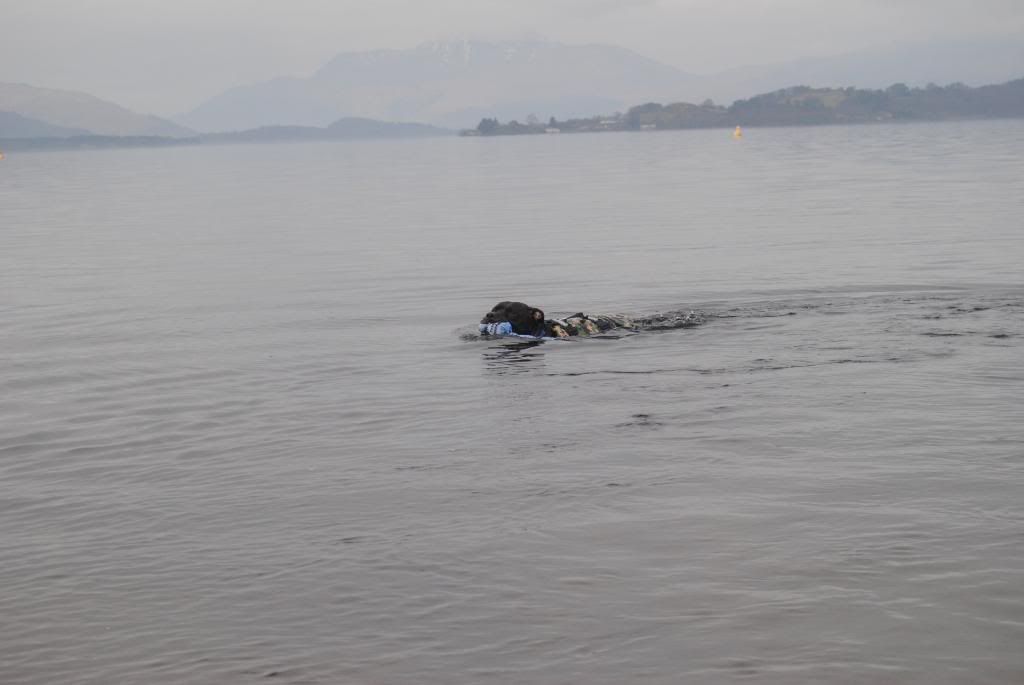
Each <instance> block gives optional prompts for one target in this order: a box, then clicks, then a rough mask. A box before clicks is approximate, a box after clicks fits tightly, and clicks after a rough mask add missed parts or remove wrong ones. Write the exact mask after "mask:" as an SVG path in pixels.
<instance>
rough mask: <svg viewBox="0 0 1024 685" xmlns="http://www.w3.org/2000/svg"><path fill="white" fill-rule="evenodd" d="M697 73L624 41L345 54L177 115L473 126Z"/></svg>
mask: <svg viewBox="0 0 1024 685" xmlns="http://www.w3.org/2000/svg"><path fill="white" fill-rule="evenodd" d="M699 81H700V79H698V78H697V77H694V76H692V75H690V74H686V73H684V72H682V71H680V70H678V69H676V68H675V67H670V66H667V65H665V64H661V63H659V62H656V61H654V60H651V59H648V58H646V57H642V56H640V55H638V54H636V53H634V52H631V51H629V50H625V49H623V48H618V47H611V46H605V45H578V46H571V45H562V44H559V43H550V42H541V41H529V42H501V43H486V42H479V41H457V42H432V43H424V44H423V45H420V46H419V47H416V48H413V49H410V50H376V51H372V52H357V53H342V54H340V55H338V56H337V57H335V58H334V59H333V60H331V61H330V62H328V63H327V64H325V65H324V66H323V67H321V68H320V69H319V70H318V71H317V72H316V73H314V74H313V75H311V76H309V77H308V78H278V79H274V80H271V81H265V82H262V83H256V84H252V85H248V86H242V87H238V88H232V89H231V90H228V91H226V92H225V93H222V94H221V95H218V96H216V97H214V98H213V99H211V100H208V101H207V102H204V103H203V104H201V105H199V106H198V107H196V108H195V109H194V110H192V111H191V112H189V113H188V114H185V115H183V116H181V117H179V118H178V119H179V121H181V122H182V123H183V124H185V125H187V126H189V127H191V128H195V129H198V130H203V131H229V130H239V129H245V128H256V127H260V126H267V125H274V124H287V125H299V126H325V125H327V124H328V123H329V122H331V121H334V120H336V119H338V118H339V117H368V118H373V119H384V120H389V121H426V122H429V123H432V124H436V125H439V126H445V127H462V126H472V125H475V124H476V123H477V121H479V120H480V118H481V117H483V116H499V117H513V118H514V117H518V118H525V117H527V116H528V115H529V114H531V113H533V114H536V115H537V116H538V117H540V118H545V119H546V118H548V117H550V116H555V117H562V118H564V117H573V116H584V115H586V114H589V113H592V112H595V111H609V110H615V109H619V108H623V107H625V106H626V105H627V104H630V103H634V102H637V101H644V100H651V99H661V100H665V99H679V98H686V97H694V96H696V95H698V94H699V89H695V86H696V85H697V84H699Z"/></svg>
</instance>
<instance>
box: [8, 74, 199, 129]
mask: <svg viewBox="0 0 1024 685" xmlns="http://www.w3.org/2000/svg"><path fill="white" fill-rule="evenodd" d="M0 111H6V112H13V113H15V114H19V115H21V116H23V117H26V118H29V119H34V120H36V121H39V122H42V123H46V124H50V125H53V126H58V127H61V128H66V129H78V130H80V131H87V132H89V133H93V134H98V135H108V136H167V137H172V138H176V137H183V136H189V135H192V131H189V130H188V129H186V128H184V127H182V126H179V125H178V124H175V123H172V122H170V121H167V120H166V119H161V118H159V117H154V116H149V115H145V114H136V113H135V112H132V111H131V110H128V109H125V108H124V107H121V106H120V105H115V104H113V103H111V102H106V101H105V100H100V99H99V98H96V97H93V96H92V95H87V94H85V93H77V92H73V91H67V90H52V89H49V88H34V87H32V86H29V85H25V84H22V83H0Z"/></svg>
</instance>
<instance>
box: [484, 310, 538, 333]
mask: <svg viewBox="0 0 1024 685" xmlns="http://www.w3.org/2000/svg"><path fill="white" fill-rule="evenodd" d="M503 321H508V322H509V323H510V324H512V330H513V331H515V332H516V333H518V334H519V335H537V336H541V335H544V312H543V311H542V310H540V309H537V308H536V307H531V306H530V305H528V304H526V303H525V302H499V303H498V304H496V305H494V307H493V308H492V309H491V311H489V312H487V313H486V314H484V318H482V319H480V323H501V322H503Z"/></svg>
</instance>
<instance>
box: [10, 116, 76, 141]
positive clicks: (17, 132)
mask: <svg viewBox="0 0 1024 685" xmlns="http://www.w3.org/2000/svg"><path fill="white" fill-rule="evenodd" d="M88 133H89V132H88V131H86V130H85V129H82V128H64V127H63V126H54V125H53V124H48V123H46V122H45V121H39V120H38V119H30V118H28V117H23V116H21V115H20V114H17V113H16V112H0V138H70V137H71V136H81V135H87V134H88Z"/></svg>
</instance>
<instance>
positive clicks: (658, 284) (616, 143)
mask: <svg viewBox="0 0 1024 685" xmlns="http://www.w3.org/2000/svg"><path fill="white" fill-rule="evenodd" d="M746 133H747V135H746V137H745V138H744V140H742V141H741V142H736V141H733V140H731V139H730V138H729V135H728V134H729V132H728V131H698V132H679V133H656V134H604V135H578V136H560V137H556V136H548V137H528V138H498V139H450V140H449V139H440V140H428V141H401V142H394V143H391V142H368V143H342V144H334V145H332V144H296V145H264V146H251V147H250V146H224V147H203V148H182V149H160V150H123V151H101V152H67V153H38V154H21V155H12V156H9V157H8V158H7V159H6V160H4V161H3V162H2V163H0V164H2V166H0V317H2V318H0V320H2V324H0V337H2V340H0V352H2V357H3V362H2V364H3V366H2V374H0V420H2V425H0V542H2V545H0V681H2V682H4V683H47V684H48V683H72V682H73V683H96V684H100V683H104V684H105V683H112V682H117V683H146V684H150V683H175V684H177V683H203V684H205V683H248V682H252V683H258V682H265V681H266V679H268V678H272V680H270V681H269V682H282V683H389V684H401V683H446V684H460V683H609V684H611V683H626V682H645V683H659V684H660V683H678V682H686V683H723V682H739V681H742V682H759V683H793V682H829V683H866V682H872V683H874V682H900V683H929V684H933V683H1008V682H1019V681H1021V680H1024V657H1022V656H1021V652H1020V646H1021V644H1024V526H1022V524H1024V504H1022V502H1024V499H1022V497H1021V492H1022V486H1024V447H1022V446H1024V402H1022V397H1024V371H1022V368H1021V362H1022V361H1024V355H1022V349H1024V278H1022V275H1021V274H1022V270H1021V264H1022V263H1024V233H1022V230H1021V229H1022V226H1021V217H1022V216H1024V173H1022V172H1021V165H1020V159H1021V156H1022V154H1024V123H1022V122H1005V121H1001V122H988V123H962V124H930V125H905V126H862V127H850V128H843V127H828V128H815V129H759V130H755V129H750V130H748V131H747V132H746ZM503 299H520V300H525V301H527V302H530V303H532V304H535V305H538V306H541V307H543V308H544V309H545V310H546V311H548V312H549V313H562V314H568V313H572V312H574V311H577V310H581V309H582V310H585V311H594V312H601V311H608V312H624V313H629V314H634V315H648V314H654V313H658V312H664V311H669V310H682V311H688V310H691V309H692V310H695V311H697V312H701V313H704V314H706V315H707V316H708V322H707V323H706V324H704V325H702V326H700V327H698V328H691V329H683V330H674V331H665V332H645V333H638V334H634V335H625V336H621V337H616V338H606V339H589V340H576V341H569V342H563V341H556V342H549V343H544V344H540V345H523V344H515V343H502V342H481V341H467V340H465V339H464V337H465V334H466V333H468V332H472V331H473V328H474V324H475V323H476V321H477V320H478V319H479V318H480V316H482V315H483V313H484V312H485V311H487V310H488V309H490V307H491V306H492V305H493V304H494V303H495V302H497V301H498V300H503Z"/></svg>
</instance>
